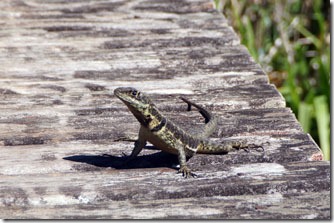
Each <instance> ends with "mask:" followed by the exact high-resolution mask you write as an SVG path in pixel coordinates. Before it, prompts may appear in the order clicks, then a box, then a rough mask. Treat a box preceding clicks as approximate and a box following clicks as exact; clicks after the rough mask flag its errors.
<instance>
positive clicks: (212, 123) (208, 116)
mask: <svg viewBox="0 0 334 223" xmlns="http://www.w3.org/2000/svg"><path fill="white" fill-rule="evenodd" d="M180 99H181V100H182V101H184V102H185V103H187V104H188V109H187V110H188V111H191V106H194V107H195V108H197V109H198V111H199V113H200V114H201V115H202V116H203V118H204V119H205V127H204V130H203V132H202V133H200V134H198V135H197V137H199V138H207V137H209V136H210V135H211V134H212V133H213V132H214V131H215V130H216V128H217V125H218V119H217V117H216V116H214V115H213V114H212V113H211V112H210V111H208V110H206V109H205V108H203V107H202V106H200V105H198V104H196V103H194V102H191V101H189V100H188V99H186V98H184V97H180Z"/></svg>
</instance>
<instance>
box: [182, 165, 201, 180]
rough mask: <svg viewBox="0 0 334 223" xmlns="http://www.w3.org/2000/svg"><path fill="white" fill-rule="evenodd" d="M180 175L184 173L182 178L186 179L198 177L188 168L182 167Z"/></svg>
mask: <svg viewBox="0 0 334 223" xmlns="http://www.w3.org/2000/svg"><path fill="white" fill-rule="evenodd" d="M178 173H182V176H183V177H185V178H188V177H197V175H196V174H194V173H192V172H191V171H190V169H189V168H188V167H187V166H181V167H180V169H179V171H178Z"/></svg>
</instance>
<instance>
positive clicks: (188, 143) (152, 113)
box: [114, 87, 263, 178]
mask: <svg viewBox="0 0 334 223" xmlns="http://www.w3.org/2000/svg"><path fill="white" fill-rule="evenodd" d="M114 95H115V96H116V97H118V98H119V99H120V100H121V101H122V102H123V103H124V104H125V105H126V106H127V107H128V109H129V110H130V112H131V113H132V114H133V115H134V116H135V118H136V119H137V120H138V121H139V123H140V129H139V134H138V139H137V140H136V141H135V143H134V148H133V150H132V153H131V154H130V155H129V156H128V159H127V162H129V161H131V160H133V159H134V158H135V157H136V156H137V155H138V154H139V153H140V152H141V150H142V149H143V148H144V147H145V146H146V143H147V142H150V143H152V144H153V145H154V146H155V147H157V148H158V149H160V150H162V151H164V152H168V153H171V154H175V155H177V156H178V161H179V164H180V168H179V170H178V173H182V175H183V176H184V177H186V178H187V177H196V174H194V173H193V172H192V171H191V170H190V169H189V168H188V166H187V160H188V159H190V158H191V157H192V156H193V155H194V154H195V153H199V154H226V153H228V152H230V151H233V150H239V149H243V150H245V151H248V149H249V148H255V147H260V148H262V149H263V147H262V145H255V144H249V143H248V142H247V140H236V141H226V140H225V141H223V142H221V143H216V142H213V141H210V140H208V136H209V135H211V133H213V132H214V131H215V129H216V126H217V118H216V116H214V115H213V114H212V113H211V112H210V111H208V110H206V109H205V108H203V107H202V106H200V105H198V104H196V103H193V102H191V101H189V100H188V99H186V98H184V97H180V98H181V99H182V100H183V101H184V102H186V103H187V104H188V110H190V109H191V106H194V107H195V108H197V109H198V110H199V112H200V113H201V115H202V116H203V117H204V118H205V123H206V126H205V128H204V131H203V132H202V133H201V134H198V135H192V134H190V133H188V132H186V131H185V130H183V129H182V128H180V127H179V126H177V125H176V124H175V123H174V122H172V121H171V120H169V119H167V118H166V117H165V116H164V115H162V114H161V112H160V111H159V109H158V108H157V106H156V105H155V104H154V103H153V102H152V101H151V99H150V98H149V97H148V96H147V95H145V94H144V93H143V92H141V91H138V90H137V89H135V88H133V87H119V88H116V89H115V90H114Z"/></svg>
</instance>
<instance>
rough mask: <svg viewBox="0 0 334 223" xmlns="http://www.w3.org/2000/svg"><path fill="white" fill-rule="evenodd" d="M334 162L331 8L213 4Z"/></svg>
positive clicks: (266, 0) (311, 3)
mask: <svg viewBox="0 0 334 223" xmlns="http://www.w3.org/2000/svg"><path fill="white" fill-rule="evenodd" d="M215 4H216V7H217V9H218V10H221V11H223V12H224V15H226V16H227V17H228V19H229V22H230V23H231V25H232V26H233V27H234V28H235V30H236V31H237V32H238V33H239V34H240V37H241V41H242V44H244V45H245V46H246V47H247V48H248V50H249V52H250V53H251V55H252V56H253V57H254V58H255V60H256V61H257V62H259V63H260V64H261V65H262V67H263V69H264V70H265V71H266V72H267V73H268V74H269V78H270V81H271V82H272V83H274V84H275V85H276V86H277V88H278V89H279V90H280V92H281V93H282V95H283V96H284V97H285V99H286V102H287V105H288V106H289V107H291V109H292V110H293V112H294V113H295V114H296V116H297V118H298V120H299V122H300V123H301V125H302V127H303V129H304V131H305V132H309V133H310V134H311V135H312V137H313V138H314V139H315V141H316V142H317V143H318V145H320V148H321V149H322V150H323V153H324V159H326V160H329V159H330V113H329V110H330V109H329V107H330V33H329V25H330V23H329V19H330V2H329V1H323V0H280V1H275V0H215Z"/></svg>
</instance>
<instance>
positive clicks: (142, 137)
mask: <svg viewBox="0 0 334 223" xmlns="http://www.w3.org/2000/svg"><path fill="white" fill-rule="evenodd" d="M146 142H147V139H146V134H145V130H144V129H143V127H142V126H141V127H140V129H139V134H138V139H137V140H136V142H135V144H134V145H135V147H134V148H133V150H132V152H131V155H130V156H128V158H127V160H126V163H128V162H129V161H131V160H133V159H134V158H135V157H136V156H137V155H138V154H139V153H140V152H141V151H142V149H143V148H144V147H145V146H146Z"/></svg>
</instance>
